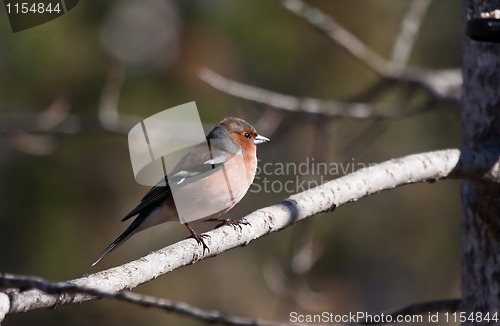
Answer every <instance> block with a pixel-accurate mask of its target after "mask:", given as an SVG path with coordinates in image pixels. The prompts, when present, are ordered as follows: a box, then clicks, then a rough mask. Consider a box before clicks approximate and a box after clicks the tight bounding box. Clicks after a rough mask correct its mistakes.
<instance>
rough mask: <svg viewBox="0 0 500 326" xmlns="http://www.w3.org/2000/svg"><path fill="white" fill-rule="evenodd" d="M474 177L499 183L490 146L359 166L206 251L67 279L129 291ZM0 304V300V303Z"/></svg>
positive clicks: (25, 300)
mask: <svg viewBox="0 0 500 326" xmlns="http://www.w3.org/2000/svg"><path fill="white" fill-rule="evenodd" d="M460 177H465V178H474V179H478V180H485V181H491V182H497V183H500V162H499V153H498V151H496V150H493V149H482V150H476V151H472V150H462V151H461V150H458V149H447V150H441V151H435V152H428V153H421V154H414V155H409V156H406V157H402V158H398V159H393V160H390V161H386V162H384V163H380V164H377V165H373V166H368V167H366V168H363V169H360V170H358V171H356V172H354V173H351V174H349V175H346V176H343V177H341V178H338V179H335V180H332V181H329V182H326V183H324V184H322V185H320V186H318V187H315V188H312V189H309V190H306V191H304V192H301V193H298V194H295V195H292V196H290V197H289V198H287V199H285V200H283V201H282V202H280V203H278V204H275V205H273V206H270V207H266V208H262V209H259V210H257V211H255V212H253V213H251V214H249V215H247V216H246V217H245V218H244V219H245V220H246V221H248V222H249V223H250V224H251V226H249V227H243V229H242V230H240V229H233V228H232V227H230V226H226V227H220V228H217V229H215V230H212V231H210V232H208V234H209V235H210V237H211V238H210V239H208V240H205V241H207V244H208V246H209V247H210V254H209V255H206V256H203V249H202V248H201V247H200V246H198V245H197V243H196V241H194V240H192V239H186V240H183V241H179V242H177V243H175V244H173V245H170V246H168V247H165V248H163V249H161V250H158V251H155V252H152V253H150V254H148V255H146V256H144V257H142V258H140V259H138V260H135V261H132V262H129V263H126V264H124V265H121V266H118V267H115V268H111V269H108V270H104V271H101V272H97V273H95V274H90V275H86V276H83V277H81V278H79V279H75V280H71V281H69V282H70V283H71V284H74V285H76V286H81V287H86V288H98V289H101V290H102V291H111V292H116V291H121V290H123V289H131V288H134V287H136V286H138V285H139V284H142V283H145V282H148V281H150V280H152V279H155V278H157V277H158V276H160V275H163V274H166V273H168V272H171V271H173V270H174V269H177V268H179V267H182V266H185V265H189V264H193V263H196V262H197V261H199V260H201V259H205V258H208V257H212V256H216V255H218V254H220V253H222V252H225V251H227V250H230V249H232V248H236V247H239V246H244V245H247V244H248V243H249V242H251V241H253V240H255V239H258V238H260V237H262V236H264V235H266V234H269V233H271V232H276V231H279V230H282V229H283V228H286V227H288V226H290V225H293V224H295V223H297V222H299V221H301V220H303V219H306V218H308V217H311V216H314V215H317V214H320V213H323V212H331V211H332V210H333V209H334V208H335V207H337V206H340V205H344V204H347V203H350V202H354V201H357V200H359V199H361V198H363V197H366V196H368V195H371V194H375V193H378V192H380V191H383V190H388V189H392V188H394V187H397V186H401V185H406V184H410V183H417V182H425V181H436V180H440V179H443V178H460ZM91 299H94V297H93V296H92V295H88V294H73V295H65V296H60V295H54V294H46V293H43V292H40V291H38V290H28V291H23V292H19V293H9V311H8V313H9V314H12V313H19V312H24V311H29V310H34V309H40V308H47V307H52V306H54V305H62V304H69V303H78V302H82V301H88V300H91ZM0 306H2V304H0Z"/></svg>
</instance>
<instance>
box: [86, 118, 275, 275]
mask: <svg viewBox="0 0 500 326" xmlns="http://www.w3.org/2000/svg"><path fill="white" fill-rule="evenodd" d="M206 140H207V141H206V142H203V143H202V144H199V145H198V146H196V147H194V148H193V149H192V150H191V151H189V152H188V153H187V154H186V155H185V156H184V157H183V158H182V159H181V160H180V161H179V163H178V164H177V165H176V166H175V168H174V169H173V170H172V172H171V173H169V174H168V175H169V177H168V179H170V180H168V179H167V176H165V179H164V180H161V181H160V182H159V183H158V184H157V185H156V186H154V187H153V188H151V190H149V192H148V193H147V194H146V195H145V196H144V198H143V199H142V200H141V202H140V203H139V204H138V205H137V207H135V208H134V209H133V210H132V211H130V213H128V214H127V215H126V216H125V217H124V218H123V219H122V221H125V220H128V219H129V218H131V217H133V216H135V215H137V217H136V218H135V220H134V221H133V222H132V224H130V225H129V227H128V228H127V229H126V230H125V231H124V232H123V233H122V234H121V235H120V236H119V237H118V238H117V239H116V240H115V241H113V243H111V244H110V245H109V246H108V247H107V248H106V250H104V252H103V253H102V254H101V256H99V258H98V259H97V260H96V261H95V262H94V263H93V264H92V266H94V265H96V264H97V263H99V262H100V261H101V260H102V259H103V258H104V257H105V256H106V255H107V254H109V253H110V252H111V251H112V250H113V249H115V248H117V247H118V246H119V245H121V244H122V243H123V242H125V241H126V240H127V239H128V238H130V237H131V236H132V235H134V234H135V233H137V232H139V231H142V230H145V229H148V228H150V227H152V226H155V225H158V224H161V223H165V222H168V221H176V220H178V221H179V220H180V221H182V222H183V223H184V222H185V221H186V218H185V217H184V218H180V219H179V213H178V210H177V208H176V205H175V202H174V195H173V194H172V188H175V189H176V190H175V191H179V192H180V193H181V195H180V196H181V197H184V198H188V200H189V205H188V207H189V208H190V210H189V209H188V211H187V212H188V214H189V215H191V214H194V215H193V216H196V217H195V218H192V219H190V220H194V219H196V220H203V221H207V220H209V221H220V222H222V224H229V225H233V226H239V227H240V228H241V225H240V224H248V223H246V222H240V221H234V220H230V219H221V218H219V216H220V215H222V214H224V213H225V212H227V211H228V210H230V209H231V208H233V206H234V205H236V204H237V203H238V202H239V201H240V200H241V199H242V198H243V196H244V195H245V194H246V192H247V191H248V189H249V188H250V185H251V184H252V182H253V180H254V177H255V173H256V170H257V155H256V153H257V148H256V146H255V145H258V144H261V143H265V142H268V141H269V139H268V138H266V137H264V136H261V135H259V134H257V131H256V130H255V128H254V127H252V125H250V124H249V123H248V122H246V121H244V120H242V119H239V118H233V117H230V118H225V119H224V120H222V121H221V122H220V123H219V124H218V125H217V126H216V127H215V128H214V129H212V131H210V132H209V133H208V135H207V136H206ZM242 164H244V167H242V166H241V165H242ZM207 171H208V173H206V172H207ZM174 185H175V187H173V186H174ZM175 198H176V199H177V198H178V197H175ZM207 212H210V213H207ZM183 214H185V213H183ZM184 225H185V226H186V227H187V229H188V230H189V232H190V233H191V237H192V238H194V239H195V240H196V241H197V242H198V244H199V245H202V246H203V252H205V250H207V251H208V252H210V249H209V248H208V246H207V245H206V244H205V241H203V238H204V237H208V235H206V234H198V233H196V232H195V231H194V230H193V229H192V228H191V226H190V225H189V223H187V222H185V223H184Z"/></svg>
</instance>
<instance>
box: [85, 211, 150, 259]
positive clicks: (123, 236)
mask: <svg viewBox="0 0 500 326" xmlns="http://www.w3.org/2000/svg"><path fill="white" fill-rule="evenodd" d="M143 221H144V217H143V216H138V217H137V218H136V219H135V220H134V222H132V224H130V225H129V227H128V228H127V229H126V230H125V231H124V232H123V233H122V234H120V236H119V237H118V238H116V240H115V241H113V243H111V244H110V245H109V246H108V247H107V248H106V250H104V251H103V253H102V254H101V255H100V256H99V258H97V260H96V261H95V262H94V263H93V264H92V266H95V265H97V264H98V263H99V262H100V261H101V260H102V259H103V258H104V257H106V256H107V255H108V254H109V253H110V252H111V251H113V250H114V249H116V248H118V247H119V246H120V245H121V244H122V243H124V242H125V241H126V240H127V239H128V238H130V237H131V236H132V235H133V234H134V232H135V231H137V228H138V227H139V226H140V225H141V224H142V222H143Z"/></svg>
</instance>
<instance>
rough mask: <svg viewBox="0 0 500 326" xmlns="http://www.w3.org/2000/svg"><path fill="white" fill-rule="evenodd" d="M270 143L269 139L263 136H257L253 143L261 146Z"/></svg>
mask: <svg viewBox="0 0 500 326" xmlns="http://www.w3.org/2000/svg"><path fill="white" fill-rule="evenodd" d="M268 141H269V138H267V137H264V136H261V135H257V136H255V138H254V140H253V143H254V144H255V145H259V144H262V143H266V142H268Z"/></svg>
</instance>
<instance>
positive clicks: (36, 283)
mask: <svg viewBox="0 0 500 326" xmlns="http://www.w3.org/2000/svg"><path fill="white" fill-rule="evenodd" d="M0 287H8V288H12V287H14V288H17V289H20V291H26V290H32V289H37V290H40V291H43V292H45V293H47V294H55V295H59V296H60V297H64V296H65V295H67V294H76V293H79V294H88V295H90V296H92V297H96V298H106V299H111V300H118V301H123V302H128V303H132V304H135V305H138V306H141V307H144V308H158V309H161V310H163V311H166V312H170V313H174V314H177V315H180V316H185V317H189V318H191V319H195V320H197V321H200V322H203V323H207V324H217V325H230V326H279V325H284V324H280V323H274V322H268V321H259V320H254V319H250V318H243V317H235V316H230V315H226V314H224V313H222V312H220V311H215V310H213V311H208V310H203V309H200V308H198V307H194V306H192V305H189V304H187V303H177V302H173V301H170V300H167V299H161V298H156V297H153V296H149V295H141V294H137V293H133V292H130V291H120V292H110V291H104V290H101V289H97V288H89V287H84V286H78V285H75V284H73V283H70V282H59V283H55V282H49V281H47V280H45V279H43V278H41V277H36V276H24V275H12V274H6V273H0ZM12 291H13V289H8V290H7V291H6V292H7V294H9V292H12ZM62 300H63V299H62ZM0 320H1V319H0Z"/></svg>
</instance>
